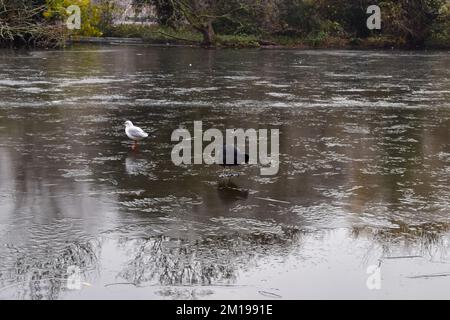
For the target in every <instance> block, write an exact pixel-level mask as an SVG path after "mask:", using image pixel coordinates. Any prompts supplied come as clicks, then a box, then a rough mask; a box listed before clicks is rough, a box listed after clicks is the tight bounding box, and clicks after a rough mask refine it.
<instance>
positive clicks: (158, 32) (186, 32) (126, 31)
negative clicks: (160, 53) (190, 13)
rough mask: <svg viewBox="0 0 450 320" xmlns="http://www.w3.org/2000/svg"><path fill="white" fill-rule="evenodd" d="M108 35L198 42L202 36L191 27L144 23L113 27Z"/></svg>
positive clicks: (167, 41)
mask: <svg viewBox="0 0 450 320" xmlns="http://www.w3.org/2000/svg"><path fill="white" fill-rule="evenodd" d="M108 36H111V37H120V38H141V39H144V40H146V41H147V42H150V43H164V44H165V43H174V42H176V43H180V42H184V43H187V44H189V43H198V42H200V41H201V36H200V35H199V34H198V33H197V32H194V31H193V30H192V29H191V28H178V29H176V30H174V29H172V28H171V27H164V26H153V25H150V26H149V25H142V24H121V25H116V26H114V27H112V28H111V29H110V31H109V34H108Z"/></svg>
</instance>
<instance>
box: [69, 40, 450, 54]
mask: <svg viewBox="0 0 450 320" xmlns="http://www.w3.org/2000/svg"><path fill="white" fill-rule="evenodd" d="M267 43H269V42H268V41H261V43H260V44H259V45H258V46H230V45H217V46H211V47H205V46H202V45H201V44H200V43H191V44H189V43H186V42H184V41H174V40H171V41H167V42H166V43H164V42H162V41H151V40H146V39H143V38H139V37H74V38H71V39H69V40H67V44H68V45H71V44H99V45H142V46H155V47H181V48H183V47H184V48H204V49H297V50H298V49H300V50H357V51H366V50H367V51H369V50H393V51H448V50H450V47H447V48H445V47H443V48H439V47H426V46H425V47H411V46H390V47H389V46H385V45H380V46H370V45H351V44H345V45H328V46H325V45H324V46H321V45H317V46H312V45H307V44H304V43H302V44H297V45H283V44H277V43H273V44H267Z"/></svg>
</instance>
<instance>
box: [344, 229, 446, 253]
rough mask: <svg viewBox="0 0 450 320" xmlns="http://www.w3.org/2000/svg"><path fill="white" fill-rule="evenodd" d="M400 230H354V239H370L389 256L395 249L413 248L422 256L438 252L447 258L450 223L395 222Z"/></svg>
mask: <svg viewBox="0 0 450 320" xmlns="http://www.w3.org/2000/svg"><path fill="white" fill-rule="evenodd" d="M393 223H395V224H397V225H398V228H382V229H380V228H372V229H368V228H367V227H361V228H353V229H352V234H353V236H354V237H356V238H359V237H361V236H363V237H366V238H368V239H369V240H371V241H372V242H374V243H377V244H379V245H380V246H381V248H382V250H383V253H384V254H385V255H388V254H390V253H391V252H392V250H393V249H394V248H395V247H398V246H401V247H402V248H405V249H408V248H411V249H412V250H414V252H416V253H417V254H420V255H427V254H428V255H430V256H433V255H434V254H436V253H437V252H436V251H439V252H441V253H442V255H443V256H446V255H447V253H448V252H449V249H450V248H449V244H448V232H449V230H450V223H445V222H429V223H423V224H420V225H411V224H407V223H404V222H400V221H393Z"/></svg>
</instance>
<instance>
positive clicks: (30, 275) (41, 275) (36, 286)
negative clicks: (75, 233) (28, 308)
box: [0, 242, 100, 300]
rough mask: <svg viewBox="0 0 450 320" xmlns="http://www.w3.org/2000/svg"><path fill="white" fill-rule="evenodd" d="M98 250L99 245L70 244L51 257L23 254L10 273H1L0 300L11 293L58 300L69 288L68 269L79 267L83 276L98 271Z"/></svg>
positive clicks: (31, 297)
mask: <svg viewBox="0 0 450 320" xmlns="http://www.w3.org/2000/svg"><path fill="white" fill-rule="evenodd" d="M99 250H100V245H99V243H98V242H86V243H71V244H69V245H67V246H66V247H65V248H63V249H62V250H61V251H60V252H59V253H57V254H53V255H51V256H48V255H47V254H46V252H42V253H41V254H39V255H36V254H33V255H30V254H22V255H21V256H20V257H19V258H18V259H17V260H16V261H15V263H14V264H13V265H12V266H11V267H10V268H9V272H5V273H4V274H1V273H0V297H1V296H3V295H4V294H5V293H6V294H8V291H10V290H11V291H12V292H14V293H16V294H17V297H16V298H18V299H32V300H43V299H57V298H58V297H59V295H60V294H61V292H62V291H64V289H65V288H66V283H67V277H68V275H69V274H68V273H67V271H68V268H69V267H71V266H76V267H78V268H80V270H81V273H82V274H84V273H85V272H86V271H88V270H92V269H94V268H96V266H97V264H98V258H97V257H98V252H99ZM9 289H10V290H9Z"/></svg>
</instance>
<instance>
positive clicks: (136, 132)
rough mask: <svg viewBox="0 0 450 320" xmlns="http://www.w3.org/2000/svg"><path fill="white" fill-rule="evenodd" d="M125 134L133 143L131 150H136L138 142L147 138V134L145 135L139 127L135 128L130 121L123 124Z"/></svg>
mask: <svg viewBox="0 0 450 320" xmlns="http://www.w3.org/2000/svg"><path fill="white" fill-rule="evenodd" d="M125 133H126V134H127V137H128V138H130V139H131V140H133V141H134V144H133V146H132V147H131V149H133V150H136V149H137V148H138V141H141V140H142V139H145V138H147V137H148V133H145V131H144V130H142V129H141V128H139V127H135V126H134V125H133V123H132V122H131V121H126V122H125Z"/></svg>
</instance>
